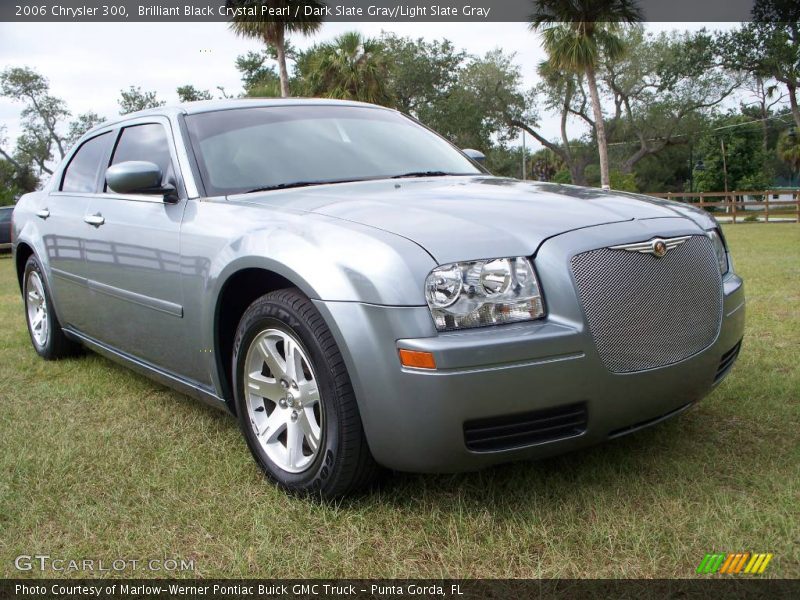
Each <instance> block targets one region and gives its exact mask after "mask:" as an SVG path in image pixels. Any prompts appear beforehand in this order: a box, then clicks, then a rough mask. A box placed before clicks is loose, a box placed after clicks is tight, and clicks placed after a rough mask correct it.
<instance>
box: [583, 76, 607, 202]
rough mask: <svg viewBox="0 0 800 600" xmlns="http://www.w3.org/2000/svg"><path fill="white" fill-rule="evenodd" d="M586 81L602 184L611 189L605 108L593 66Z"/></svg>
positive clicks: (605, 188)
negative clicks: (590, 99) (595, 134)
mask: <svg viewBox="0 0 800 600" xmlns="http://www.w3.org/2000/svg"><path fill="white" fill-rule="evenodd" d="M586 83H587V84H588V85H589V95H590V96H591V97H592V112H593V113H594V130H595V132H596V133H597V152H598V154H599V155H600V185H601V186H602V187H603V189H604V190H608V189H611V179H610V178H609V175H608V145H607V143H606V127H605V125H604V124H603V110H602V107H601V106H600V94H599V93H598V92H597V77H596V76H595V73H594V69H593V68H592V67H586Z"/></svg>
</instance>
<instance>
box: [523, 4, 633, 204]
mask: <svg viewBox="0 0 800 600" xmlns="http://www.w3.org/2000/svg"><path fill="white" fill-rule="evenodd" d="M536 6H537V9H536V12H535V13H534V15H533V16H532V19H531V25H530V27H531V29H532V30H533V31H539V32H541V34H542V42H543V45H544V48H545V50H546V52H547V54H548V56H549V59H548V60H549V62H550V63H551V65H552V67H553V68H557V69H562V70H564V71H567V72H570V73H581V74H583V75H584V76H585V77H586V83H587V86H588V88H589V95H590V96H591V101H592V111H593V113H594V129H595V132H596V135H597V147H598V153H599V157H600V180H601V183H602V186H603V188H609V187H610V179H609V168H608V146H607V142H606V132H605V126H604V123H603V111H602V107H601V105H600V94H599V91H598V88H597V73H596V72H597V68H598V65H599V64H600V62H601V61H602V60H603V59H605V60H614V59H616V58H618V57H620V56H622V54H623V52H624V45H623V43H622V40H621V39H620V34H622V33H623V32H624V30H625V26H626V24H631V23H635V22H638V21H641V18H642V17H641V13H640V11H639V9H638V8H637V7H636V5H635V3H634V1H633V0H602V1H598V0H536Z"/></svg>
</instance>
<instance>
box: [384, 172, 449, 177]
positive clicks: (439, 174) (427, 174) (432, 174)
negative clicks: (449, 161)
mask: <svg viewBox="0 0 800 600" xmlns="http://www.w3.org/2000/svg"><path fill="white" fill-rule="evenodd" d="M447 175H458V173H447V172H445V171H411V172H410V173H403V174H402V175H393V176H392V177H391V178H390V179H403V178H404V177H446V176H447Z"/></svg>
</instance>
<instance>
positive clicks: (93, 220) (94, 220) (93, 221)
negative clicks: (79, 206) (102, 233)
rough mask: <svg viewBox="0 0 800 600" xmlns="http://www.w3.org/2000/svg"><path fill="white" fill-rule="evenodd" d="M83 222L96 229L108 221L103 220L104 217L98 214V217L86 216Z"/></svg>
mask: <svg viewBox="0 0 800 600" xmlns="http://www.w3.org/2000/svg"><path fill="white" fill-rule="evenodd" d="M83 220H84V221H86V222H87V223H88V224H89V225H94V226H95V227H100V225H102V224H103V223H105V222H106V220H105V219H104V218H103V215H101V214H100V213H97V214H96V215H86V216H85V217H83Z"/></svg>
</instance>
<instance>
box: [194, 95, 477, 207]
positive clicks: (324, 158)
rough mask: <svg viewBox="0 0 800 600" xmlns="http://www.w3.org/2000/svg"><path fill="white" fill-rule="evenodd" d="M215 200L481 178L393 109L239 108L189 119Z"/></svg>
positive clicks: (468, 164) (449, 149)
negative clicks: (396, 180)
mask: <svg viewBox="0 0 800 600" xmlns="http://www.w3.org/2000/svg"><path fill="white" fill-rule="evenodd" d="M186 124H187V128H188V130H189V137H190V139H191V142H192V146H193V147H194V151H195V155H196V156H197V160H198V163H199V166H200V171H201V175H202V177H203V183H204V184H205V187H206V192H207V193H208V195H212V196H215V195H228V194H237V193H244V192H249V191H254V190H261V189H279V188H281V187H291V186H294V185H313V184H317V183H331V182H341V181H359V180H365V179H380V178H384V177H387V178H388V177H397V176H420V175H445V174H447V175H450V174H453V175H476V174H480V173H481V171H480V169H478V168H477V167H476V166H475V165H474V164H473V163H472V162H471V161H470V160H469V159H468V158H466V157H465V156H463V155H462V154H461V153H459V152H458V151H457V150H456V149H455V148H454V147H453V146H451V145H450V144H449V143H448V142H447V141H445V140H444V139H442V138H440V137H439V136H438V135H436V134H434V133H432V132H430V131H428V130H427V129H425V128H424V127H422V126H420V125H418V124H417V123H415V122H414V121H412V120H411V119H409V118H407V117H404V116H403V115H401V114H399V113H396V112H394V111H389V110H382V109H377V108H367V107H354V106H280V107H259V108H237V109H233V110H220V111H215V112H207V113H199V114H194V115H188V116H187V117H186Z"/></svg>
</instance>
